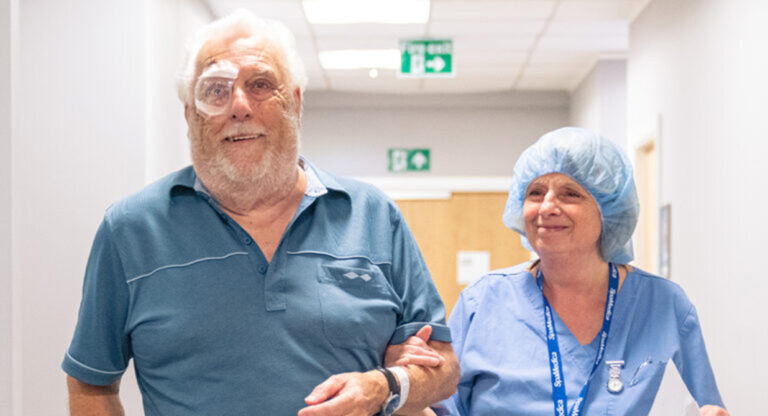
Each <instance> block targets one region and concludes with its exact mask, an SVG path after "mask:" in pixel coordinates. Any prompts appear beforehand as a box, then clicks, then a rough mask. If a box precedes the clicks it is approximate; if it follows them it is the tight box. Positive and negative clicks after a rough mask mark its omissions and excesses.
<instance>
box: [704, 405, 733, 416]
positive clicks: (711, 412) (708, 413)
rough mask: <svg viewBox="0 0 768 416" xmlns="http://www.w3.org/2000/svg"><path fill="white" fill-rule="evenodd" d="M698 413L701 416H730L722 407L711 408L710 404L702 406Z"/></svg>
mask: <svg viewBox="0 0 768 416" xmlns="http://www.w3.org/2000/svg"><path fill="white" fill-rule="evenodd" d="M699 411H700V412H701V416H731V414H730V413H728V411H727V410H725V409H723V408H722V407H718V406H712V405H711V404H708V405H706V406H702V407H701V409H699Z"/></svg>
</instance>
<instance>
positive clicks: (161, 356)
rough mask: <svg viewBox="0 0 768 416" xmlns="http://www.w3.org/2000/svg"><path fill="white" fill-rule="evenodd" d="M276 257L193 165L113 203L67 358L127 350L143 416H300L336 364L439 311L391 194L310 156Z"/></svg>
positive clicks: (349, 365)
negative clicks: (268, 255) (267, 254)
mask: <svg viewBox="0 0 768 416" xmlns="http://www.w3.org/2000/svg"><path fill="white" fill-rule="evenodd" d="M300 164H301V166H302V167H303V168H304V170H305V172H306V174H307V181H308V185H307V190H306V192H305V195H304V198H303V200H302V201H301V204H300V206H299V209H298V210H297V212H296V214H295V216H294V218H293V219H292V221H291V223H290V225H289V226H288V228H287V229H286V231H285V234H284V235H283V238H282V240H281V241H280V244H279V246H278V248H277V251H276V252H275V254H274V256H273V258H272V261H271V262H267V260H266V258H265V257H264V255H263V254H262V252H261V251H260V250H259V247H258V246H257V245H256V244H255V243H254V241H253V239H252V238H251V236H249V235H248V233H246V232H245V231H244V230H243V229H242V228H241V227H240V226H239V225H238V224H237V223H236V222H235V221H233V220H232V219H231V218H230V217H229V216H228V215H227V214H226V213H224V212H223V211H222V210H221V209H220V208H219V206H218V204H217V203H216V201H215V200H214V199H213V197H212V196H211V195H209V194H208V192H206V190H205V189H204V187H203V186H202V185H201V183H200V182H199V181H198V180H197V178H196V175H195V172H194V170H193V168H192V167H187V168H185V169H182V170H180V171H178V172H175V173H173V174H171V175H169V176H167V177H165V178H163V179H161V180H160V181H158V182H156V183H154V184H152V185H149V186H148V187H146V188H145V189H143V190H142V191H140V192H139V193H138V194H136V195H133V196H131V197H129V198H127V199H125V200H122V201H120V202H118V203H116V204H114V205H112V206H111V207H110V208H109V209H108V210H107V212H106V214H105V217H104V220H103V221H102V223H101V225H100V227H99V229H98V232H97V233H96V237H95V240H94V243H93V248H92V251H91V255H90V258H89V260H88V265H87V268H86V273H85V280H84V287H83V297H82V303H81V305H80V313H79V316H78V322H77V327H76V329H75V334H74V337H73V340H72V343H71V345H70V347H69V349H68V350H67V352H66V354H65V358H64V362H63V364H62V367H63V369H64V371H66V372H67V373H68V374H69V375H71V376H72V377H74V378H76V379H78V380H80V381H82V382H85V383H88V384H94V385H107V384H111V383H113V382H114V381H116V380H118V379H119V378H120V377H121V376H122V374H123V372H124V371H125V369H126V367H127V366H128V363H129V361H130V360H131V359H133V363H134V368H135V371H136V377H137V379H138V384H139V388H140V390H141V393H142V397H143V404H144V410H145V413H146V414H147V415H192V414H194V415H255V414H264V415H289V414H293V415H295V414H296V412H297V411H298V410H299V409H301V408H302V407H304V406H305V404H304V401H303V399H304V397H305V396H307V395H308V394H309V393H310V392H311V391H312V389H313V388H314V387H315V386H316V385H318V384H320V383H321V382H322V381H324V380H325V379H326V378H328V377H329V376H331V375H333V374H337V373H343V372H349V371H367V370H371V369H373V368H375V367H376V366H378V365H380V364H381V363H382V357H383V354H384V349H385V348H386V346H387V345H388V344H390V343H400V342H403V341H404V340H405V339H406V338H407V337H408V336H410V335H413V334H414V333H416V331H418V329H420V328H421V327H422V326H423V325H425V324H429V325H432V327H433V328H434V330H433V332H432V338H433V339H436V340H440V341H450V340H451V336H450V331H449V329H448V327H447V326H446V325H445V309H444V307H443V303H442V301H441V300H440V297H439V295H438V293H437V290H436V289H435V286H434V284H433V282H432V279H431V277H430V275H429V272H428V270H427V268H426V266H425V264H424V260H423V258H422V257H421V254H420V252H419V249H418V247H417V246H416V242H415V241H414V239H413V235H412V234H411V232H410V230H409V229H408V226H407V225H406V223H405V221H404V220H403V218H402V215H401V213H400V211H399V210H398V208H397V206H396V205H395V204H394V203H393V202H392V201H391V200H389V199H388V198H387V197H385V196H384V195H383V194H382V193H381V192H380V191H378V190H377V189H375V188H374V187H372V186H369V185H366V184H363V183H360V182H356V181H352V180H348V179H343V178H339V177H336V176H334V175H331V174H329V173H326V172H323V171H322V170H319V169H317V168H315V167H313V166H312V165H311V164H310V163H309V162H307V161H306V160H304V159H302V160H301V163H300Z"/></svg>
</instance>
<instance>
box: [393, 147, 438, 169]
mask: <svg viewBox="0 0 768 416" xmlns="http://www.w3.org/2000/svg"><path fill="white" fill-rule="evenodd" d="M429 165H430V160H429V149H402V148H400V149H389V163H388V169H389V171H390V172H429Z"/></svg>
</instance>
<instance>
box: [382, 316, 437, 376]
mask: <svg viewBox="0 0 768 416" xmlns="http://www.w3.org/2000/svg"><path fill="white" fill-rule="evenodd" d="M430 335H432V327H431V326H429V325H426V326H424V327H423V328H421V329H420V330H419V332H417V333H416V335H414V336H412V337H410V338H408V339H407V340H406V341H405V342H403V343H402V344H397V345H390V346H388V347H387V350H386V351H385V352H384V366H385V367H392V366H406V365H409V364H414V365H420V366H423V367H437V366H438V365H440V364H441V363H442V362H443V361H445V359H444V358H443V357H442V356H441V355H440V354H438V353H437V352H436V351H435V350H433V349H432V348H431V347H430V346H429V345H427V341H429V336H430Z"/></svg>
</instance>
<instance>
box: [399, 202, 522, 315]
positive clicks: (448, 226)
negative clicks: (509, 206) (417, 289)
mask: <svg viewBox="0 0 768 416" xmlns="http://www.w3.org/2000/svg"><path fill="white" fill-rule="evenodd" d="M506 200H507V194H506V193H504V192H482V193H470V192H461V193H453V194H452V196H451V198H450V199H439V200H407V201H406V200H403V201H397V204H398V205H399V206H400V209H401V210H402V211H403V216H404V217H405V219H406V221H407V222H408V225H409V226H410V227H411V230H412V231H413V235H414V236H415V238H416V241H417V242H418V244H419V248H420V249H421V252H422V254H423V255H424V259H425V261H426V263H427V267H429V271H430V272H431V273H432V278H433V279H434V281H435V285H436V286H437V290H438V291H439V292H440V296H442V298H443V302H445V307H446V311H447V312H448V313H449V314H450V311H451V310H452V309H453V305H455V304H456V301H457V300H458V298H459V294H460V293H461V291H462V290H463V289H464V288H465V287H466V285H460V284H458V283H457V280H456V255H457V253H458V252H459V251H488V252H490V253H491V269H492V270H493V269H500V268H503V267H508V266H512V265H514V264H517V263H521V262H524V261H526V260H528V259H529V253H528V251H527V250H525V249H524V248H523V246H522V245H521V244H520V237H519V236H518V234H517V233H515V232H514V231H511V230H509V229H508V228H506V227H505V226H504V224H503V223H502V222H501V215H502V213H503V212H504V204H505V203H506Z"/></svg>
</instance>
